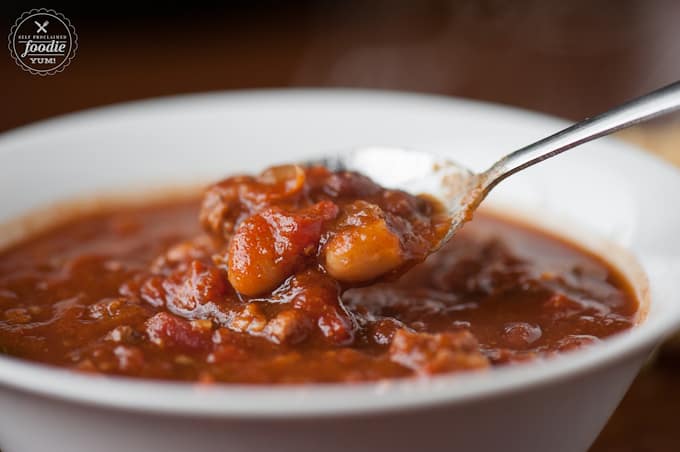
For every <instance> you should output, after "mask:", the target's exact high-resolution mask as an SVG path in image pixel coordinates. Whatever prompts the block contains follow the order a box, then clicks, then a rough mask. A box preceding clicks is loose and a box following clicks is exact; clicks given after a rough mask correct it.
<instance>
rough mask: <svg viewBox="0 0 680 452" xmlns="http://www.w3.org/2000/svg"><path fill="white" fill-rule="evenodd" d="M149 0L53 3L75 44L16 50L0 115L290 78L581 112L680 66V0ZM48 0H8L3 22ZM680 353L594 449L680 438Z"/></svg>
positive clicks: (652, 139) (667, 148)
mask: <svg viewBox="0 0 680 452" xmlns="http://www.w3.org/2000/svg"><path fill="white" fill-rule="evenodd" d="M141 3H142V2H138V3H132V2H90V4H89V6H78V7H76V6H73V5H67V4H65V5H63V6H59V5H57V4H51V5H48V6H49V7H51V8H55V9H57V10H58V11H60V12H62V13H64V14H65V15H66V16H67V17H69V18H70V19H71V21H72V22H73V24H74V25H75V27H76V30H77V32H78V35H79V49H78V54H77V56H76V58H75V60H74V61H73V62H72V64H71V66H69V67H68V68H67V69H66V70H65V71H64V72H63V73H60V74H57V75H54V76H49V77H37V76H32V75H29V74H28V73H26V72H23V71H21V70H20V69H19V68H18V67H17V66H16V65H15V64H14V62H13V61H12V59H11V58H10V57H9V54H8V52H7V51H6V50H5V55H4V56H0V101H1V104H0V105H1V108H0V131H5V130H8V129H11V128H14V127H17V126H21V125H23V124H27V123H30V122H33V121H36V120H40V119H43V118H47V117H51V116H54V115H59V114H63V113H68V112H71V111H76V110H81V109H84V108H89V107H94V106H101V105H106V104H111V103H115V102H121V101H128V100H134V99H141V98H148V97H154V96H161V95H171V94H176V93H187V92H197V91H209V90H231V89H241V88H258V87H285V86H350V87H368V88H381V89H394V90H408V91H419V92H427V93H439V94H445V95H452V96H463V97H469V98H474V99H482V100H487V101H494V102H500V103H505V104H512V105H517V106H521V107H525V108H529V109H533V110H539V111H543V112H547V113H550V114H554V115H558V116H563V117H566V118H570V119H579V118H582V117H584V116H588V115H591V114H593V113H596V112H598V111H601V110H604V109H606V108H608V107H610V106H612V105H614V104H616V103H618V102H621V101H623V100H625V99H628V98H630V97H633V96H635V95H639V94H642V93H643V92H645V91H648V90H650V89H653V88H654V87H657V86H660V85H663V84H666V83H669V82H671V81H674V80H676V79H680V1H676V0H619V1H615V0H590V1H588V0H572V1H568V0H517V1H512V0H458V1H453V0H452V1H401V0H393V1H388V0H374V1H354V0H345V1H342V0H337V1H331V0H317V1H311V0H309V1H298V2H283V1H259V2H250V1H236V2H221V3H220V4H219V6H216V4H207V5H203V4H200V3H198V2H187V3H186V4H182V5H179V6H172V5H167V4H164V3H158V4H153V5H144V4H141ZM39 6H43V5H39V4H36V5H28V4H25V3H24V2H22V3H20V2H16V1H6V2H3V3H2V5H0V31H2V33H6V32H9V28H10V26H11V24H12V23H13V22H14V20H15V19H16V18H17V17H18V16H19V15H20V14H21V13H22V12H23V11H24V10H27V9H30V8H33V7H39ZM3 30H4V31H3ZM3 47H4V46H3ZM0 53H2V49H0ZM676 118H677V117H676ZM669 124H671V126H669ZM674 124H675V122H674V121H673V120H665V121H662V122H659V123H657V124H656V125H652V126H648V128H646V129H644V130H641V131H638V132H632V134H631V135H629V136H630V137H631V138H632V139H634V140H635V141H638V142H641V143H643V144H645V143H652V144H654V143H656V142H657V141H658V140H657V139H656V135H653V134H655V133H659V134H662V135H663V137H665V141H664V144H663V148H664V151H663V155H665V156H666V157H668V158H670V159H676V158H677V159H678V160H679V161H680V150H677V148H676V147H675V145H674V143H675V141H674V138H672V137H673V136H674V135H671V138H670V141H669V138H668V136H669V132H668V128H669V127H672V130H673V131H674V130H676V129H677V127H676V126H675V125H674ZM649 127H651V129H650V128H649ZM650 130H651V132H650ZM650 134H652V135H650ZM659 136H661V135H659ZM678 142H680V141H678ZM669 143H670V144H669ZM650 147H653V146H650ZM3 196H5V195H3ZM678 362H680V360H678V359H676V358H675V357H674V355H673V351H672V347H668V348H667V350H666V351H665V352H664V353H663V354H662V359H659V360H657V361H656V362H655V363H654V364H653V365H651V366H650V367H649V368H648V369H646V370H645V371H644V372H643V373H642V374H641V376H640V377H638V379H637V381H636V383H635V385H634V387H633V389H632V390H631V391H630V393H629V394H628V396H627V398H626V400H625V401H624V403H623V404H622V406H621V407H620V408H619V410H618V411H617V413H616V414H615V415H614V417H613V419H612V420H611V422H610V424H609V425H608V427H607V429H606V430H605V431H604V433H603V434H602V435H601V437H600V438H599V440H598V442H597V443H596V445H595V446H594V448H593V450H595V451H657V450H658V451H662V450H663V451H665V450H680V430H679V429H678V428H677V427H676V425H677V421H676V417H675V414H676V412H677V410H678V409H680V389H679V386H680V365H678V364H677V363H678ZM556 409H558V408H557V407H556ZM565 434H568V429H566V430H565Z"/></svg>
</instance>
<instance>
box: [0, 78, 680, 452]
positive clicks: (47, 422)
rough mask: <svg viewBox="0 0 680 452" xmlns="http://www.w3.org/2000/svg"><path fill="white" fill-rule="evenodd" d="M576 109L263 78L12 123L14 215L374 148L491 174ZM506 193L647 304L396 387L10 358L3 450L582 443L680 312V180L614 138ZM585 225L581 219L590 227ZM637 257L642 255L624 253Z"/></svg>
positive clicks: (8, 212)
mask: <svg viewBox="0 0 680 452" xmlns="http://www.w3.org/2000/svg"><path fill="white" fill-rule="evenodd" d="M564 125H565V123H564V122H562V121H559V120H555V119H551V118H546V117H544V116H541V115H538V114H534V113H528V112H524V111H520V110H516V109H510V108H506V107H499V106H495V105H490V104H481V103H476V102H468V101H462V100H455V99H446V98H438V97H430V96H421V95H406V94H395V93H385V92H371V91H360V90H288V91H253V92H244V93H230V94H221V93H218V94H214V93H213V94H205V95H198V96H186V97H177V98H169V99H161V100H153V101H148V102H140V103H133V104H126V105H121V106H116V107H112V108H103V109H98V110H92V111H88V112H84V113H80V114H75V115H69V116H65V117H62V118H58V119H55V120H50V121H46V122H43V123H41V124H38V125H34V126H29V127H24V128H21V129H18V130H15V131H12V132H10V133H6V134H4V136H0V193H2V203H1V205H0V223H4V222H8V221H10V220H12V219H14V218H17V217H18V216H20V215H22V214H24V213H26V212H27V211H29V210H32V209H34V208H37V207H40V206H45V205H49V204H51V203H54V202H56V201H59V200H65V199H70V198H82V197H83V196H91V195H94V194H95V193H101V192H109V193H111V192H114V193H115V192H116V191H121V190H124V191H126V192H129V191H130V189H131V187H141V186H152V185H153V186H159V185H168V184H173V183H187V182H193V181H196V180H203V181H206V180H212V179H216V178H219V177H220V176H223V175H225V174H229V173H233V172H236V171H243V170H257V169H260V168H262V167H263V166H265V165H267V164H270V163H272V162H275V161H291V160H297V159H300V158H302V157H307V156H310V155H312V154H315V153H319V152H323V151H328V150H337V149H347V148H352V147H355V146H357V145H365V144H386V145H397V146H406V147H410V148H415V149H426V150H432V151H436V152H441V153H446V154H449V155H450V156H451V157H452V158H453V159H454V160H456V161H459V162H461V163H464V164H468V165H469V166H471V167H473V168H477V169H479V168H482V167H483V166H485V165H486V164H489V163H491V162H492V161H493V160H494V159H495V158H496V157H498V156H500V155H501V154H504V153H507V152H508V151H510V150H513V149H515V148H517V147H519V146H520V145H523V144H526V143H529V142H531V141H532V140H534V139H536V138H539V137H541V136H542V135H545V134H547V133H549V132H553V131H556V130H557V129H559V128H561V127H562V126H564ZM489 202H490V203H495V204H496V205H503V206H506V210H507V206H511V207H512V209H511V210H517V211H519V210H520V207H519V206H521V210H522V211H526V210H527V209H528V210H530V211H532V212H534V215H535V217H534V219H535V221H539V222H541V223H543V224H548V227H549V228H551V229H554V230H556V231H558V232H559V233H561V234H563V235H568V236H571V237H575V238H576V239H577V240H579V241H581V242H582V243H585V244H586V245H587V246H589V247H591V248H592V249H593V250H595V251H596V252H599V253H601V254H605V255H606V256H607V258H608V259H610V260H611V261H613V262H614V263H615V264H616V265H618V266H619V267H620V268H621V269H622V270H623V271H624V272H625V273H626V274H627V275H628V277H629V278H630V279H631V280H633V282H634V285H635V288H636V290H637V292H638V294H639V296H641V297H642V298H643V299H644V300H648V299H649V293H651V300H652V301H651V304H650V305H649V306H645V309H646V308H647V307H648V308H649V309H648V312H647V318H646V319H645V320H643V321H641V324H640V325H639V326H637V327H636V328H634V329H632V330H630V331H628V332H626V333H622V334H620V335H618V336H615V337H612V338H610V339H607V340H605V341H604V342H603V344H601V345H597V346H593V347H590V348H587V349H585V350H582V351H578V352H574V353H570V354H565V355H563V356H561V357H559V358H555V359H552V360H548V361H542V362H535V363H529V364H523V365H518V366H515V367H506V368H501V369H497V370H494V371H492V372H488V373H470V374H457V375H448V376H440V377H436V378H433V379H431V380H428V381H414V380H401V381H391V382H388V383H378V384H355V385H344V386H343V385H326V386H324V385H309V386H298V387H283V386H282V387H267V388H265V387H247V386H215V387H211V388H206V387H197V386H193V385H182V384H171V383H158V382H149V381H137V380H134V381H131V380H126V379H119V378H112V377H97V376H88V375H81V374H76V373H72V372H69V371H65V370H59V369H53V368H47V367H43V366H40V365H34V364H30V363H27V362H23V361H19V360H15V359H11V358H7V357H0V419H1V421H0V448H2V450H3V451H4V452H23V451H30V452H41V451H50V452H58V451H65V452H74V451H95V450H96V451H116V452H118V451H121V450H130V451H165V452H170V451H187V450H201V451H218V450H220V451H222V450H230V451H274V450H276V451H295V452H301V451H317V450H322V449H323V450H324V451H326V452H332V451H347V450H356V451H359V450H367V451H378V450H389V451H393V452H398V451H414V450H428V451H437V450H453V449H456V450H477V451H492V450H501V449H502V450H518V451H547V450H550V451H554V452H558V451H583V450H586V449H587V447H588V446H589V445H590V444H591V443H592V441H593V440H594V439H595V437H596V435H597V434H598V432H599V431H600V429H601V428H602V427H603V425H604V423H605V422H606V420H607V418H608V416H609V415H610V414H611V412H612V411H613V410H614V408H615V406H616V405H617V403H618V402H619V401H620V399H621V397H622V396H623V394H624V393H625V391H626V389H627V388H628V386H629V384H630V382H631V381H632V379H633V378H634V376H635V374H636V373H637V372H638V370H639V369H640V367H641V366H642V364H643V363H644V361H645V359H646V358H647V356H648V355H649V354H650V352H651V351H652V349H653V348H654V347H655V346H656V345H657V344H658V343H659V342H660V341H661V340H662V339H663V338H664V336H666V335H668V334H669V333H671V332H672V331H673V329H674V328H675V327H677V326H678V324H679V323H680V296H679V295H678V293H680V292H679V291H678V290H677V288H676V284H677V283H678V281H680V240H679V239H678V235H677V231H678V226H680V209H678V208H677V206H678V205H680V177H679V174H678V172H676V171H675V170H673V169H672V168H670V167H669V166H667V165H664V164H662V163H661V162H659V161H657V160H656V159H654V158H652V157H650V156H648V155H646V154H643V153H641V152H638V151H636V150H635V149H632V148H631V147H629V146H627V145H624V144H622V143H619V142H617V141H615V140H601V141H598V142H596V143H592V144H589V145H586V146H583V148H581V149H578V150H573V151H570V152H569V153H567V154H565V155H564V156H561V157H558V158H556V159H553V160H552V161H548V162H545V163H544V164H541V165H540V166H538V167H535V168H532V169H529V170H527V171H526V172H524V173H522V174H519V175H517V176H514V177H513V178H511V179H509V180H508V181H507V182H504V183H503V184H501V185H500V186H499V187H498V188H497V189H496V192H495V193H494V194H493V196H492V199H490V201H489ZM572 225H576V226H572ZM620 247H623V248H626V249H628V250H630V252H631V253H632V254H634V255H635V257H636V258H637V261H638V262H639V263H640V265H641V266H642V268H643V269H644V272H646V273H647V275H648V276H649V289H651V292H649V291H648V290H647V289H648V287H647V282H646V278H645V277H644V274H643V272H641V271H640V268H639V266H638V265H637V264H636V263H635V262H634V261H632V260H631V259H629V258H627V257H626V253H622V252H621V251H620V249H619V248H620Z"/></svg>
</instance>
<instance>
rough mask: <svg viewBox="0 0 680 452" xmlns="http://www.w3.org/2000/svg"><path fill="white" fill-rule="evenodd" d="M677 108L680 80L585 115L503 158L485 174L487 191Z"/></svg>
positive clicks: (679, 98) (678, 107)
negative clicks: (537, 165)
mask: <svg viewBox="0 0 680 452" xmlns="http://www.w3.org/2000/svg"><path fill="white" fill-rule="evenodd" d="M678 109H680V81H678V82H675V83H672V84H670V85H668V86H665V87H663V88H660V89H658V90H656V91H652V92H651V93H649V94H646V95H644V96H642V97H638V98H637V99H633V100H631V101H629V102H626V103H624V104H622V105H620V106H618V107H615V108H613V109H611V110H609V111H607V112H605V113H601V114H599V115H597V116H594V117H592V118H586V119H584V120H583V121H581V122H577V123H576V124H574V125H572V126H569V127H567V128H566V129H563V130H561V131H559V132H557V133H555V134H554V135H550V136H549V137H547V138H543V139H542V140H539V141H537V142H535V143H533V144H530V145H528V146H525V147H523V148H521V149H518V150H516V151H515V152H513V153H511V154H508V155H507V156H505V157H503V158H502V159H500V160H499V161H498V162H496V163H495V164H494V165H493V166H492V167H491V168H489V170H487V171H486V173H485V175H486V176H487V179H486V180H487V183H486V187H485V192H488V191H489V190H491V189H492V188H493V187H495V186H496V184H498V183H499V182H500V181H502V180H503V179H505V178H506V177H508V176H510V175H512V174H514V173H516V172H518V171H521V170H523V169H524V168H527V167H529V166H531V165H534V164H535V163H538V162H540V161H542V160H545V159H548V158H550V157H553V156H555V155H557V154H560V153H562V152H564V151H566V150H567V149H571V148H573V147H576V146H578V145H580V144H583V143H587V142H588V141H591V140H594V139H596V138H599V137H602V136H604V135H608V134H610V133H613V132H616V131H617V130H621V129H624V128H626V127H629V126H632V125H634V124H637V123H640V122H643V121H645V120H647V119H651V118H654V117H656V116H660V115H663V114H666V113H670V112H672V111H675V110H678Z"/></svg>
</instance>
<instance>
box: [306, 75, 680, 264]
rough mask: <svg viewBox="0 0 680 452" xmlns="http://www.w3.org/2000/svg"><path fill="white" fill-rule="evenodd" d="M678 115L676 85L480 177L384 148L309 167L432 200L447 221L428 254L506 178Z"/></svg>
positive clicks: (526, 150)
mask: <svg viewBox="0 0 680 452" xmlns="http://www.w3.org/2000/svg"><path fill="white" fill-rule="evenodd" d="M678 109H680V81H679V82H675V83H673V84H670V85H668V86H666V87H664V88H661V89H658V90H656V91H653V92H651V93H649V94H646V95H644V96H642V97H639V98H637V99H634V100H631V101H629V102H627V103H624V104H622V105H620V106H618V107H616V108H613V109H612V110H609V111H607V112H605V113H601V114H600V115H598V116H595V117H592V118H586V119H584V120H583V121H581V122H578V123H576V124H574V125H572V126H569V127H567V128H566V129H563V130H561V131H559V132H557V133H555V134H553V135H550V136H548V137H546V138H543V139H541V140H539V141H537V142H535V143H533V144H530V145H528V146H525V147H523V148H521V149H518V150H516V151H514V152H512V153H510V154H508V155H506V156H505V157H503V158H501V159H500V160H498V161H497V162H496V163H494V164H493V165H492V166H491V167H490V168H489V169H488V170H486V171H484V172H481V173H473V172H472V171H470V170H468V169H467V168H465V167H463V166H461V165H459V164H456V163H453V162H451V161H449V160H446V159H444V158H443V157H441V156H437V155H434V154H430V153H428V152H423V151H413V150H406V149H400V148H389V147H366V148H360V149H357V150H354V151H352V152H349V153H344V154H338V155H335V156H328V157H325V158H322V159H319V160H315V161H313V162H308V164H311V163H313V164H323V165H325V166H327V167H329V168H331V169H333V170H350V171H358V172H361V173H363V174H365V175H366V176H369V177H370V178H372V179H373V180H374V181H376V182H377V183H379V184H381V185H383V186H386V187H390V188H398V189H401V190H404V191H407V192H409V193H412V194H422V193H427V194H430V195H433V196H435V197H436V198H437V199H439V200H440V201H441V202H442V203H443V205H444V206H445V207H446V209H447V210H448V212H449V216H450V218H451V225H450V227H449V230H448V234H447V235H446V237H445V238H444V239H443V240H442V241H441V242H440V243H439V244H438V245H437V246H436V247H434V249H433V250H432V251H435V250H436V249H438V248H439V247H441V246H442V245H443V244H444V243H446V241H448V240H449V239H450V238H451V237H452V236H453V234H454V233H455V232H456V231H457V230H458V228H460V227H461V226H462V225H463V223H465V222H466V221H468V220H469V219H470V218H471V216H472V213H473V212H474V210H475V209H476V208H477V206H479V204H480V203H481V202H482V201H483V200H484V198H485V197H486V195H487V194H488V193H489V192H490V191H491V189H493V188H494V187H495V186H496V185H498V183H499V182H501V181H502V180H504V179H505V178H507V177H508V176H511V175H513V174H515V173H517V172H518V171H521V170H523V169H525V168H528V167H530V166H532V165H534V164H536V163H538V162H541V161H543V160H545V159H548V158H550V157H554V156H556V155H558V154H560V153H562V152H564V151H566V150H567V149H572V148H574V147H576V146H579V145H581V144H583V143H587V142H588V141H591V140H594V139H596V138H599V137H602V136H605V135H609V134H610V133H613V132H616V131H617V130H621V129H624V128H626V127H630V126H632V125H634V124H637V123H640V122H643V121H646V120H648V119H651V118H654V117H656V116H660V115H663V114H666V113H670V112H672V111H675V110H678Z"/></svg>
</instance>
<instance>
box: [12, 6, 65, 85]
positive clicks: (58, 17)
mask: <svg viewBox="0 0 680 452" xmlns="http://www.w3.org/2000/svg"><path fill="white" fill-rule="evenodd" d="M8 41H9V42H8V44H7V46H8V47H9V52H10V54H11V55H12V58H13V59H14V61H15V62H16V63H17V65H18V66H19V67H20V68H21V69H23V70H24V71H27V72H30V73H31V74H33V75H42V76H44V75H54V74H56V73H57V72H61V71H63V70H64V69H65V68H66V66H68V65H69V64H70V63H71V60H72V59H73V57H75V55H76V49H77V48H78V35H77V34H76V30H75V28H73V25H71V21H69V20H68V19H67V18H66V17H64V15H63V14H61V13H58V12H56V11H54V10H53V9H45V8H41V9H32V10H31V11H27V12H25V13H23V14H22V15H21V16H20V17H19V18H18V19H17V20H16V22H14V25H13V26H12V29H11V30H10V32H9V37H8Z"/></svg>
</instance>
